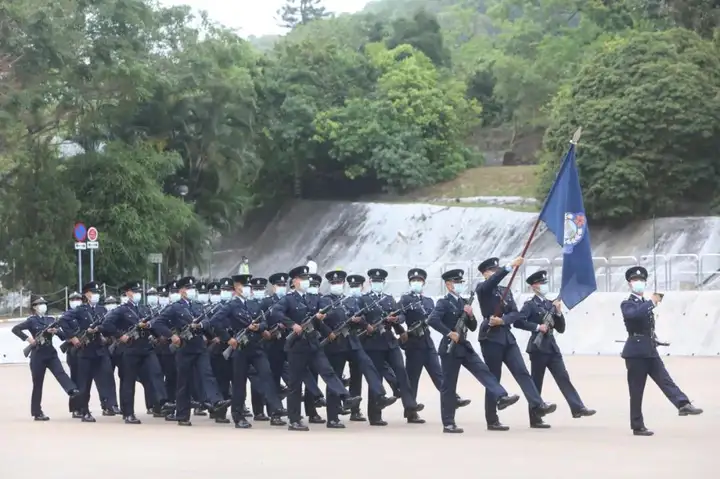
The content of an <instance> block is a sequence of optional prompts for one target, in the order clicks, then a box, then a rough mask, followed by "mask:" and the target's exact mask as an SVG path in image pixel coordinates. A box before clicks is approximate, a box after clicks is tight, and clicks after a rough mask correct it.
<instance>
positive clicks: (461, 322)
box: [447, 291, 475, 354]
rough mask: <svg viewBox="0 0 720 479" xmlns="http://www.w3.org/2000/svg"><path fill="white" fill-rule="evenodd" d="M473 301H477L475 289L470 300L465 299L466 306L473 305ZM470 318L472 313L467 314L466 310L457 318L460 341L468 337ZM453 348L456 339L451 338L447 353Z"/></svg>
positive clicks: (457, 331)
mask: <svg viewBox="0 0 720 479" xmlns="http://www.w3.org/2000/svg"><path fill="white" fill-rule="evenodd" d="M473 301H475V291H473V292H472V293H470V298H469V299H468V300H463V302H464V303H465V305H466V306H472V304H473ZM469 319H470V315H469V314H467V313H466V312H465V311H464V310H463V312H462V314H461V315H460V317H459V318H458V320H457V323H455V332H456V333H458V334H459V335H460V340H459V341H458V342H460V341H463V340H464V339H465V338H466V337H467V332H468V324H467V321H468V320H469ZM453 349H455V341H452V340H450V342H449V343H448V345H447V353H448V354H450V353H451V352H452V351H453Z"/></svg>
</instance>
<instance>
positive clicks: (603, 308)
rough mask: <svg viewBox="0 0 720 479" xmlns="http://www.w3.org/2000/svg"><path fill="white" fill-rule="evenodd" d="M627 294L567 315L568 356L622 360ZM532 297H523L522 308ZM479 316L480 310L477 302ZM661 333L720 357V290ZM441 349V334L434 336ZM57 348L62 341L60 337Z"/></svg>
mask: <svg viewBox="0 0 720 479" xmlns="http://www.w3.org/2000/svg"><path fill="white" fill-rule="evenodd" d="M627 296H628V295H627V294H623V293H595V294H593V295H592V296H590V297H589V298H588V299H586V300H585V301H583V302H582V303H580V305H578V306H577V307H576V308H575V309H573V310H572V311H570V312H567V313H566V315H565V317H566V320H567V331H566V333H565V334H558V335H557V341H558V344H559V345H560V348H561V350H562V351H563V353H564V354H591V355H618V354H620V351H621V350H622V346H623V345H622V343H616V342H615V340H617V339H625V338H626V337H627V333H626V332H625V325H624V324H623V320H622V315H621V314H620V303H621V302H622V300H623V299H625V298H627ZM526 298H527V296H524V297H521V298H518V304H519V305H522V301H523V300H524V299H526ZM474 309H475V314H476V315H478V316H479V314H480V311H479V308H478V306H477V303H476V304H475V305H474ZM655 313H656V314H655V317H656V332H657V335H658V337H659V338H660V339H661V340H663V341H668V342H670V343H671V344H670V346H669V347H661V348H659V351H660V353H661V354H663V355H665V354H668V355H673V356H720V291H702V292H696V291H688V292H673V293H668V294H667V295H666V296H665V299H664V301H663V302H662V304H661V305H660V306H659V307H658V308H657V309H656V310H655ZM12 325H13V324H5V325H2V327H1V328H0V364H3V363H4V364H11V363H23V362H27V359H25V358H24V357H23V355H22V349H23V347H24V346H25V345H26V343H23V342H21V341H20V340H19V339H18V338H17V337H16V336H15V335H13V334H12V332H11V331H10V329H11V327H12ZM513 332H514V334H515V337H516V338H517V339H518V342H519V343H520V345H521V349H522V350H523V351H524V350H525V346H526V344H527V341H528V338H529V333H527V332H525V331H522V330H519V329H515V330H514V331H513ZM433 339H434V340H435V342H436V344H437V343H439V342H440V335H439V334H438V333H436V332H435V331H433ZM469 339H470V341H471V342H472V344H473V346H474V347H475V348H476V351H478V352H479V351H480V348H479V346H478V342H477V333H474V334H473V333H470V338H469ZM55 345H56V346H59V345H60V341H59V340H58V339H57V338H55Z"/></svg>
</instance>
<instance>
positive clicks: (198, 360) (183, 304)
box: [153, 276, 230, 426]
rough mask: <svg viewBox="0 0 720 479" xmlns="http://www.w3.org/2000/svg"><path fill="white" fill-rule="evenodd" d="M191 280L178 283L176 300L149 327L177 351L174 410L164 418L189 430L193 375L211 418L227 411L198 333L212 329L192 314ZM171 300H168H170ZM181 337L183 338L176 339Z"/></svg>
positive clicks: (226, 405)
mask: <svg viewBox="0 0 720 479" xmlns="http://www.w3.org/2000/svg"><path fill="white" fill-rule="evenodd" d="M195 283H196V281H195V278H193V277H192V276H186V277H184V278H182V279H181V280H180V281H178V283H177V286H178V287H179V289H180V291H179V292H178V293H176V294H178V296H179V297H180V299H179V300H178V301H176V302H174V303H171V304H170V306H169V307H168V308H165V309H164V310H163V311H162V313H160V316H159V317H158V319H157V322H156V323H155V324H154V325H153V327H154V329H155V330H156V331H157V332H159V333H160V334H161V335H162V336H165V337H169V338H170V339H171V341H172V343H173V344H174V345H175V346H176V347H177V348H178V350H177V351H176V353H175V362H176V364H177V391H176V393H175V397H176V398H177V402H176V404H177V407H176V410H175V414H173V415H171V416H168V417H167V418H166V419H168V420H176V421H177V422H178V425H181V426H192V423H191V422H190V407H191V403H190V388H191V381H193V375H194V374H197V375H198V377H199V378H200V381H199V382H200V385H201V387H202V389H203V391H201V392H198V395H199V396H200V397H202V398H203V399H206V400H207V402H208V404H206V406H207V407H208V409H210V410H211V412H213V413H214V414H217V413H218V412H221V411H220V410H221V409H223V408H225V409H226V408H227V407H228V406H229V404H230V401H228V400H226V399H223V397H222V395H221V394H220V390H219V389H218V385H217V381H216V379H215V377H214V376H213V374H212V369H211V368H210V359H209V357H208V353H207V349H206V347H205V339H204V337H203V335H202V334H201V333H202V330H203V328H206V327H214V326H215V325H214V324H213V323H211V321H210V319H208V318H207V317H203V314H202V312H200V313H199V315H198V316H197V317H195V316H194V313H196V312H197V311H196V310H194V309H193V307H192V304H191V299H190V298H189V295H188V291H191V290H192V291H194V289H195ZM171 299H172V298H171ZM180 335H182V336H183V338H181V337H180Z"/></svg>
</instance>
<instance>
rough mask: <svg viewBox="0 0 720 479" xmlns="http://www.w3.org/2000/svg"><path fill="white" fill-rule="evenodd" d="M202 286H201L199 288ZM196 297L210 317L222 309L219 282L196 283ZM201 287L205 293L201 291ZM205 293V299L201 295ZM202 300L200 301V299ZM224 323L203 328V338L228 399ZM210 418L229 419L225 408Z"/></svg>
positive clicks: (229, 369) (229, 367) (226, 421)
mask: <svg viewBox="0 0 720 479" xmlns="http://www.w3.org/2000/svg"><path fill="white" fill-rule="evenodd" d="M201 286H202V288H201ZM197 289H198V299H200V300H204V301H205V303H203V304H207V305H208V307H209V308H210V309H209V312H208V313H207V316H208V317H210V318H212V317H213V316H214V315H215V314H217V313H218V312H219V311H220V310H221V309H222V304H221V303H222V298H221V296H220V282H219V281H214V282H210V283H208V284H206V285H205V284H202V283H198V288H197ZM201 289H203V290H206V291H207V293H201V292H200V291H201ZM204 294H206V295H207V299H206V298H205V297H204V296H203V295H204ZM201 302H202V301H201ZM225 329H226V328H225V324H222V323H218V324H215V325H214V326H213V327H211V328H207V329H204V330H203V332H204V333H205V338H206V339H207V341H208V355H209V356H210V369H212V372H213V376H215V380H216V381H217V384H218V389H220V394H221V395H222V397H223V399H230V397H231V393H230V381H232V374H233V373H232V362H230V361H227V360H226V359H225V357H224V356H223V351H224V350H225V348H226V347H227V345H226V344H225V343H224V342H223V339H222V338H223V337H224V333H223V331H224V330H225ZM211 419H215V422H216V423H218V424H229V423H230V419H228V418H227V409H223V410H221V411H219V412H217V413H215V414H212V415H211Z"/></svg>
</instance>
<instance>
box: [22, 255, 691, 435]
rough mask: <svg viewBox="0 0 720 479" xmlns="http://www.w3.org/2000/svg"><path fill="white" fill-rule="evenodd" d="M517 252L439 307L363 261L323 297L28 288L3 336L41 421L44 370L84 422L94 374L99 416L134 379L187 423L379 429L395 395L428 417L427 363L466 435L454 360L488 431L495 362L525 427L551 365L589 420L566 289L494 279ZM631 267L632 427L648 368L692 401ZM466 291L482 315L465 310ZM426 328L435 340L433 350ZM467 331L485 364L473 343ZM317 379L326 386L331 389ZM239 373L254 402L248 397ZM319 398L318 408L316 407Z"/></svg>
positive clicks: (223, 289) (252, 283)
mask: <svg viewBox="0 0 720 479" xmlns="http://www.w3.org/2000/svg"><path fill="white" fill-rule="evenodd" d="M522 263H523V258H516V259H515V260H513V261H512V262H511V263H510V264H508V265H504V266H503V265H500V262H499V260H498V258H490V259H488V260H486V261H483V262H482V263H481V264H480V265H479V267H478V269H479V271H480V273H481V274H482V275H483V276H484V278H485V281H483V282H481V283H479V284H478V285H477V287H476V288H475V290H474V291H472V292H471V293H470V295H469V296H468V295H466V290H467V283H466V281H465V278H464V277H465V272H464V271H463V270H460V269H456V270H451V271H447V272H445V273H444V274H443V275H442V280H443V281H444V285H445V288H446V289H447V294H446V295H445V296H443V297H441V298H440V299H438V300H437V302H436V303H435V302H434V301H433V300H432V299H431V298H429V297H427V296H425V295H424V294H423V288H424V285H425V281H426V279H427V273H426V272H425V271H424V270H422V269H419V268H416V269H411V270H410V271H408V273H407V278H408V286H409V292H408V293H407V294H405V295H403V296H402V297H401V298H400V300H399V301H396V300H395V299H394V298H393V297H392V296H391V295H389V294H386V293H385V292H384V289H385V281H386V279H387V276H388V273H387V271H385V270H383V269H380V268H374V269H370V270H369V271H367V277H365V276H362V275H358V274H350V275H349V274H347V273H346V272H344V271H340V270H334V271H330V272H328V273H327V274H325V276H324V280H325V281H327V282H328V283H329V293H328V294H326V295H321V294H320V293H319V290H320V286H321V284H322V282H323V277H321V276H320V275H317V274H315V273H312V272H310V271H309V268H308V267H307V266H299V267H296V268H293V269H292V270H291V271H290V272H289V273H276V274H273V275H271V276H270V277H268V278H261V277H253V276H252V275H250V274H238V275H235V276H233V277H231V278H222V279H220V280H219V281H216V282H211V283H203V282H198V281H196V279H195V278H193V277H185V278H182V279H180V280H177V281H171V282H170V283H168V284H167V285H161V286H158V287H156V288H149V289H148V290H147V291H143V288H142V285H141V283H140V282H137V281H133V282H129V283H127V284H126V285H124V286H123V287H122V288H121V289H120V291H119V294H120V301H118V300H117V299H116V298H113V297H111V296H108V297H105V298H103V300H102V301H101V295H100V285H99V284H98V283H96V282H90V283H88V284H86V285H84V286H83V287H82V291H81V293H75V294H73V295H72V296H71V297H70V309H68V311H66V312H65V313H63V314H62V315H61V316H59V317H58V318H53V317H51V316H47V315H46V313H47V303H46V301H45V300H44V299H43V298H41V297H38V298H33V300H32V308H33V315H31V316H30V317H28V318H27V320H25V321H24V322H22V323H19V324H17V325H16V326H14V327H13V329H12V331H13V333H14V334H15V335H17V336H18V337H19V338H20V339H22V340H23V341H27V342H28V345H27V347H26V348H25V354H26V356H28V355H29V356H30V370H31V373H32V382H33V389H32V395H31V403H30V413H31V415H32V416H33V418H34V419H35V420H36V421H47V420H49V418H48V417H47V416H46V415H45V414H44V412H43V410H42V407H41V404H42V390H43V383H44V378H45V374H46V371H48V370H49V371H50V372H51V373H52V374H53V375H54V376H55V378H56V379H57V380H58V382H59V383H60V385H61V386H62V388H63V389H64V390H65V391H66V393H67V394H68V396H69V403H68V407H69V413H71V414H72V417H73V418H77V419H78V420H79V421H82V422H88V423H93V422H96V419H95V417H94V416H93V415H92V413H91V411H90V396H91V387H92V385H93V383H94V384H95V389H96V391H97V394H98V396H99V401H100V405H101V409H102V415H103V416H121V417H122V420H123V421H124V422H125V423H126V424H140V423H141V421H140V420H139V419H138V418H137V415H136V411H135V409H134V406H135V387H136V383H137V382H140V383H141V384H142V385H143V389H144V391H145V405H146V408H147V412H148V414H150V415H152V416H153V417H155V418H159V419H160V420H162V419H164V420H166V421H173V422H176V423H177V424H178V425H180V426H191V425H192V423H191V415H192V414H194V415H195V416H203V415H209V417H210V419H212V420H214V421H215V422H217V423H220V424H230V423H232V424H234V425H235V427H236V428H241V429H247V428H251V427H252V423H251V422H250V421H248V419H250V418H252V419H253V422H269V424H270V425H271V426H287V427H288V429H289V430H291V431H307V430H309V427H308V425H307V423H309V424H325V426H326V427H327V428H332V429H343V428H345V425H344V424H343V422H342V420H341V417H342V416H349V420H350V421H357V422H368V423H369V424H370V425H372V426H386V425H387V424H388V423H387V422H386V421H385V420H384V419H383V410H384V409H385V408H387V407H390V406H392V405H393V404H394V403H396V402H397V401H400V403H401V404H402V408H403V410H404V417H405V420H406V421H407V422H408V423H411V424H423V423H424V422H425V420H424V419H422V418H421V416H420V414H419V413H420V412H421V411H422V410H423V409H424V405H423V404H422V403H420V402H418V397H417V396H418V384H419V381H420V376H421V375H422V372H423V369H424V370H425V371H427V373H428V375H429V376H430V378H431V379H432V381H433V384H434V385H435V387H436V388H437V390H438V391H439V393H440V404H441V411H440V414H441V419H442V423H443V432H445V433H462V432H463V429H462V428H460V427H459V426H458V425H457V424H456V422H455V411H456V409H457V408H460V407H464V406H467V405H469V404H470V400H468V399H463V398H462V397H461V396H459V395H458V393H457V391H456V386H457V381H458V375H459V372H460V368H461V367H464V368H465V369H467V370H468V371H469V372H470V373H471V374H472V375H473V376H474V377H475V378H476V379H477V380H478V381H479V382H480V383H481V384H482V385H483V386H484V387H485V391H486V393H485V419H486V422H487V427H488V429H489V430H491V431H506V430H508V429H509V428H508V427H507V426H505V425H503V424H502V423H501V422H500V417H499V415H498V411H502V410H504V409H505V408H507V407H509V406H512V405H513V404H515V403H517V402H518V400H519V396H517V395H513V394H509V393H508V392H507V391H506V389H505V388H504V387H503V386H502V384H501V373H502V366H503V364H504V365H505V366H507V368H508V370H509V371H510V373H511V374H512V375H513V377H514V378H515V380H516V381H517V383H518V385H519V386H520V388H521V390H522V393H523V396H524V397H525V399H526V400H527V403H528V417H529V424H530V427H532V428H539V429H545V428H549V427H550V425H549V424H547V423H546V422H544V418H545V417H546V416H547V415H549V414H551V413H553V412H555V410H556V409H557V407H556V405H555V404H551V403H547V402H545V401H544V400H543V398H542V396H541V393H542V386H543V379H544V376H545V372H546V370H549V371H550V374H551V375H552V376H553V378H554V379H555V381H556V382H557V384H558V387H559V389H560V391H561V393H562V394H563V396H564V397H565V400H566V401H567V403H568V405H569V408H570V412H571V414H572V416H573V417H575V418H581V417H585V416H592V415H594V414H595V411H594V410H592V409H589V408H587V407H586V406H585V404H584V403H583V401H582V399H581V398H580V395H579V394H578V392H577V391H576V389H575V388H574V386H573V384H572V382H571V381H570V377H569V375H568V372H567V369H566V368H565V364H564V362H563V358H562V354H561V353H560V349H559V348H558V345H557V342H556V340H555V334H556V333H563V332H564V331H565V328H566V322H565V318H564V317H563V314H562V310H561V303H560V300H559V299H557V300H555V301H554V302H551V301H550V300H548V299H547V298H546V295H547V293H548V279H547V272H545V271H538V272H536V273H534V274H532V275H530V276H529V277H528V279H527V283H528V285H529V286H530V287H531V288H532V290H533V292H534V293H535V294H534V296H533V297H532V298H531V299H529V300H528V301H527V302H526V303H525V304H524V305H523V306H522V307H521V308H518V307H517V305H516V303H515V301H514V299H513V295H512V293H511V292H510V290H509V289H508V288H506V287H504V286H501V285H500V283H501V282H502V280H503V279H504V278H505V277H506V275H507V274H508V273H509V272H510V271H512V269H513V268H516V267H518V266H520V265H521V264H522ZM626 278H627V280H628V285H629V286H630V288H631V290H632V295H631V296H630V298H629V299H628V300H626V301H624V302H623V304H622V307H621V309H622V313H623V317H624V318H625V323H626V327H627V330H628V341H627V344H626V347H625V350H624V351H623V357H624V358H626V364H627V368H628V385H629V390H630V396H631V417H632V418H631V427H632V429H633V432H634V433H635V434H636V435H651V434H652V433H651V432H650V431H649V430H647V429H646V428H645V425H644V423H643V418H642V413H641V411H640V409H641V404H642V391H643V389H644V386H645V381H646V377H647V376H648V375H649V376H650V377H651V378H652V379H653V380H654V381H655V382H656V383H657V384H658V386H660V387H661V388H662V389H663V392H665V394H666V395H667V396H668V398H670V399H671V401H672V402H673V403H674V404H675V406H676V407H677V408H678V410H679V413H680V415H683V416H684V415H694V414H700V413H702V410H701V409H698V408H695V407H694V406H692V405H691V404H690V401H689V400H688V399H687V397H686V396H685V395H684V394H683V393H682V392H681V391H680V389H679V388H677V386H676V385H675V384H674V383H673V382H672V379H670V376H669V374H668V373H667V371H666V370H665V367H664V365H663V364H662V360H661V359H660V357H659V355H658V354H657V351H656V346H657V340H656V338H655V336H654V319H653V315H652V309H653V307H654V306H655V305H656V304H657V303H659V302H660V301H661V300H662V296H661V295H657V294H656V295H653V296H652V298H651V300H649V301H646V300H645V299H644V298H643V291H641V290H640V289H641V288H640V286H639V284H640V282H644V281H645V280H646V279H647V271H646V270H644V268H641V267H634V268H631V269H630V270H628V273H627V274H626ZM643 284H644V283H643ZM475 298H477V299H478V300H479V305H480V310H481V311H482V316H483V318H482V319H481V320H479V319H476V318H475V316H474V315H473V310H472V303H473V301H474V300H475ZM430 328H432V329H434V330H436V331H438V332H439V333H440V334H441V335H442V340H441V341H440V344H439V346H438V347H437V348H436V346H435V344H434V342H433V340H432V338H431V335H430ZM512 328H519V329H524V330H527V331H530V332H531V333H532V335H531V338H530V341H529V343H528V346H527V353H528V354H529V357H530V363H531V369H530V371H528V369H527V367H526V366H525V362H524V360H523V357H522V354H521V352H520V349H519V346H518V344H517V341H516V339H515V337H514V335H513V333H512ZM476 330H477V331H478V335H479V336H478V338H479V342H480V346H481V352H482V356H483V358H484V361H483V359H481V357H480V355H478V353H477V352H476V351H475V350H474V348H473V347H472V345H471V343H470V342H468V339H467V338H468V334H469V333H470V332H474V331H476ZM24 331H28V332H29V333H30V336H28V335H27V334H25V332H24ZM53 336H57V337H58V338H59V339H60V340H62V341H63V342H62V345H61V346H60V350H61V351H62V352H64V353H65V354H66V355H67V364H68V366H69V369H70V375H68V374H67V373H66V372H65V370H64V369H63V367H62V364H61V363H60V360H59V359H58V353H57V351H56V349H55V347H54V345H53V343H52V338H53ZM401 349H403V350H404V352H405V354H404V355H403V353H402V352H401ZM653 351H654V354H653ZM346 366H347V367H348V371H349V375H348V378H346V377H345V375H344V373H345V369H346ZM115 370H117V377H119V379H120V384H119V389H118V388H117V384H116V382H115ZM318 378H322V380H323V382H324V383H325V385H326V391H325V394H323V391H322V390H321V389H320V387H319V385H318ZM363 378H364V379H365V382H366V383H367V391H368V394H367V397H366V398H363V397H362V381H363ZM248 382H249V383H250V387H249V389H250V401H249V402H250V405H251V409H252V410H250V409H249V408H247V407H246V403H247V396H248V395H247V390H248V384H247V383H248ZM384 383H387V384H388V385H389V386H390V390H389V391H388V390H386V389H385V386H384ZM118 392H119V403H118ZM284 400H286V404H287V406H285V405H284V404H283V401H284ZM363 400H365V404H366V407H365V411H366V414H367V417H366V416H365V415H363V412H362V409H361V403H362V402H363ZM323 407H324V408H326V415H327V418H326V419H325V418H323V417H322V416H321V415H320V414H319V412H318V409H320V408H323ZM228 413H229V414H228ZM228 416H229V417H228Z"/></svg>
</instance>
